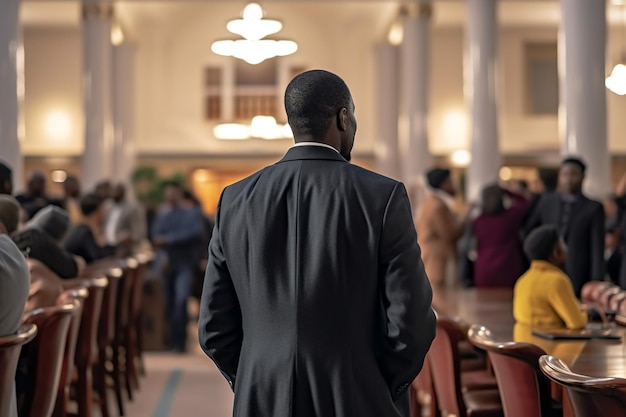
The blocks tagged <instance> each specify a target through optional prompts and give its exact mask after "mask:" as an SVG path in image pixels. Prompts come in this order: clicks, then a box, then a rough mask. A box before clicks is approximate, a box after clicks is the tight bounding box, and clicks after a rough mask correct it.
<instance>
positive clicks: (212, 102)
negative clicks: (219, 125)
mask: <svg viewBox="0 0 626 417" xmlns="http://www.w3.org/2000/svg"><path fill="white" fill-rule="evenodd" d="M204 88H205V91H206V94H205V97H206V98H205V103H204V109H205V118H206V119H207V120H220V119H221V118H222V69H221V68H218V67H208V68H206V69H205V71H204Z"/></svg>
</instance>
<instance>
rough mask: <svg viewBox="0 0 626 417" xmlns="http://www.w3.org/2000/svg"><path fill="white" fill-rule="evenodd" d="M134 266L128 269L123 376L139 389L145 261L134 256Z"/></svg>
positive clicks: (128, 383) (129, 384)
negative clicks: (129, 277) (128, 282)
mask: <svg viewBox="0 0 626 417" xmlns="http://www.w3.org/2000/svg"><path fill="white" fill-rule="evenodd" d="M135 261H136V262H137V263H136V267H135V268H134V269H131V270H130V276H131V285H130V300H129V301H130V302H129V303H128V325H127V326H126V335H125V338H124V353H125V364H126V367H125V377H126V383H127V388H128V387H130V386H131V384H132V386H134V387H135V388H136V389H139V371H138V367H139V363H140V362H141V353H140V348H139V334H140V333H141V305H142V300H143V284H144V281H145V273H146V267H147V263H146V262H145V261H144V260H143V258H142V257H137V258H135Z"/></svg>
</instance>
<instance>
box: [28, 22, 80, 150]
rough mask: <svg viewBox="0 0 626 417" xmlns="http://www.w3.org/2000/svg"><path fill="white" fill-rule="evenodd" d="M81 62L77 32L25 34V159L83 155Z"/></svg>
mask: <svg viewBox="0 0 626 417" xmlns="http://www.w3.org/2000/svg"><path fill="white" fill-rule="evenodd" d="M81 57H82V52H81V39H80V30H79V29H78V28H29V27H27V28H26V29H25V30H24V65H25V68H24V70H25V97H24V107H23V110H24V121H25V125H26V129H25V137H24V144H23V150H24V153H25V154H26V155H77V154H79V153H81V152H82V149H83V145H82V143H83V130H84V122H83V110H82V92H81V68H82V64H81V62H82V61H81Z"/></svg>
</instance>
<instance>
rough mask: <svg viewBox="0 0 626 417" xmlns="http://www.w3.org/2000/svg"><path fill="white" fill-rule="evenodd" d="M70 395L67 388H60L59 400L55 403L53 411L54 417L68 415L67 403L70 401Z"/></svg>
mask: <svg viewBox="0 0 626 417" xmlns="http://www.w3.org/2000/svg"><path fill="white" fill-rule="evenodd" d="M70 377H71V375H70ZM68 397H69V395H68V392H67V391H66V390H64V389H60V390H59V393H58V394H57V401H56V403H55V404H54V411H53V412H52V417H66V415H67V404H68V403H69V398H68Z"/></svg>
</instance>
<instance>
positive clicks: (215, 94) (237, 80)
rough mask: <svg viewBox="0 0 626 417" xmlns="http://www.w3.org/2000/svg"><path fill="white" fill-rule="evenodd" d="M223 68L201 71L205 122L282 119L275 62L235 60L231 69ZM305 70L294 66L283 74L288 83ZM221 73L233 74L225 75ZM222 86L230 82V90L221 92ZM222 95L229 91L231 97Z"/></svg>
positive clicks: (281, 94) (212, 67) (276, 63)
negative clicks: (258, 62) (202, 74)
mask: <svg viewBox="0 0 626 417" xmlns="http://www.w3.org/2000/svg"><path fill="white" fill-rule="evenodd" d="M226 68H228V69H226ZM226 68H222V67H217V66H211V67H206V68H205V69H204V89H205V95H204V117H205V120H207V121H215V122H223V121H228V122H238V123H249V122H250V121H251V120H252V118H253V117H254V116H272V117H274V118H275V119H276V120H279V121H280V119H281V118H282V119H284V115H283V112H282V111H281V107H282V96H283V93H284V92H283V91H278V90H279V85H278V83H279V78H280V77H279V71H281V70H280V69H279V68H280V66H279V65H278V60H277V59H270V60H266V61H263V62H262V63H260V64H258V65H250V64H248V63H246V62H244V61H242V60H239V59H234V65H233V66H232V67H231V66H228V67H226ZM230 68H232V69H230ZM305 70H306V68H304V67H301V66H297V67H288V68H285V69H283V70H282V71H284V72H285V74H283V75H287V76H289V77H290V78H289V80H291V78H293V77H295V76H296V75H297V74H299V73H301V72H303V71H305ZM224 71H232V73H231V72H229V73H227V74H224ZM227 80H229V81H227ZM224 82H232V83H233V84H232V85H229V86H228V87H232V88H227V89H225V90H223V88H224ZM224 91H232V94H233V95H232V96H228V97H224V96H223V92H224ZM224 106H228V107H224ZM225 119H229V120H225Z"/></svg>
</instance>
